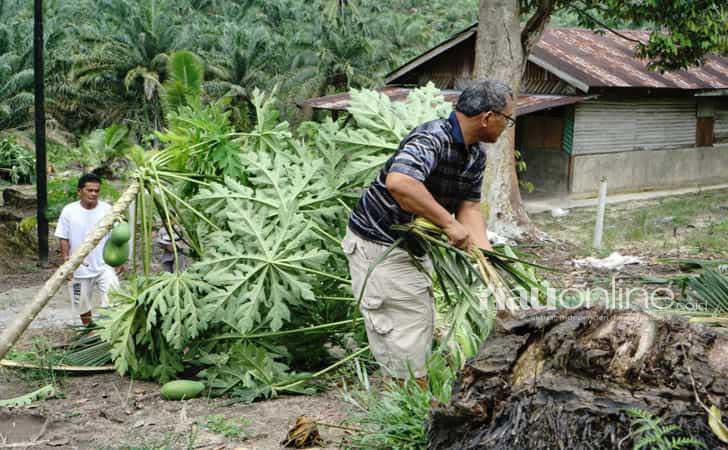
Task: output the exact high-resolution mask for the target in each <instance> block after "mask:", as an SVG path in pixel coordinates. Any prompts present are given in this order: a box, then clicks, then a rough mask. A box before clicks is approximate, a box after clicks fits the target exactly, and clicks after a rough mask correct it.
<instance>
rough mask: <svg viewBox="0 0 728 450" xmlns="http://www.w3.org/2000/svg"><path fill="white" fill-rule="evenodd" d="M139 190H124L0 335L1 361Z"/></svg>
mask: <svg viewBox="0 0 728 450" xmlns="http://www.w3.org/2000/svg"><path fill="white" fill-rule="evenodd" d="M138 191H139V183H138V182H137V181H134V182H132V183H131V184H130V185H129V187H128V188H127V189H126V191H124V193H123V194H122V196H121V197H120V198H119V200H118V201H117V202H116V203H115V204H114V207H113V208H112V209H111V212H110V213H108V214H107V215H106V216H104V218H103V219H101V221H100V222H99V223H98V226H97V227H96V229H94V230H93V232H91V233H89V234H88V235H87V236H86V239H84V241H83V243H82V244H81V246H80V247H79V248H78V250H76V251H75V252H74V253H73V255H71V257H70V258H68V261H66V262H65V263H63V264H62V265H61V267H59V268H58V270H56V271H55V273H53V275H52V276H51V277H50V278H49V279H48V281H46V282H45V284H44V285H43V287H42V288H41V289H40V290H39V291H38V293H37V294H35V297H33V300H32V301H31V302H30V303H29V304H28V306H27V307H26V308H25V309H24V310H23V311H22V312H21V313H20V314H19V315H18V317H16V318H15V320H14V321H13V322H12V323H11V324H10V326H9V327H8V328H7V329H6V330H5V331H4V332H3V334H2V336H0V359H3V358H4V357H5V354H6V353H7V352H8V350H10V348H11V347H12V346H13V345H14V344H15V342H16V341H17V340H18V339H19V338H20V336H21V335H22V334H23V332H24V331H25V329H26V328H28V325H30V322H32V321H33V319H35V316H37V315H38V313H39V312H40V311H41V310H42V309H43V308H44V307H45V305H46V304H48V302H49V301H50V299H51V298H52V297H53V295H55V293H56V292H57V291H58V289H59V288H60V287H61V285H62V284H63V283H64V282H65V281H66V278H67V277H68V275H69V274H71V273H73V271H75V270H76V268H77V267H78V266H80V265H81V263H82V262H83V260H84V259H86V256H88V254H89V253H91V251H92V250H93V249H94V248H96V245H98V243H99V242H100V241H101V239H103V237H104V236H106V235H107V234H108V233H109V231H111V228H112V227H113V226H114V221H115V220H116V219H117V218H118V217H120V216H121V214H122V213H123V212H124V211H125V210H126V208H128V207H129V204H130V203H131V202H132V200H134V198H135V197H136V194H137V192H138Z"/></svg>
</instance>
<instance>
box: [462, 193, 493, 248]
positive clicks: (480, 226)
mask: <svg viewBox="0 0 728 450" xmlns="http://www.w3.org/2000/svg"><path fill="white" fill-rule="evenodd" d="M455 218H456V219H457V220H458V222H460V223H462V224H463V225H464V226H465V228H467V230H468V232H469V233H470V240H471V242H472V243H473V245H477V246H478V247H480V248H484V249H486V250H491V251H492V250H493V247H492V246H491V245H490V241H488V231H487V226H486V224H485V218H484V217H483V211H482V210H481V209H480V202H471V201H465V202H462V204H460V207H459V208H458V210H457V212H456V213H455Z"/></svg>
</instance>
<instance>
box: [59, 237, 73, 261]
mask: <svg viewBox="0 0 728 450" xmlns="http://www.w3.org/2000/svg"><path fill="white" fill-rule="evenodd" d="M60 242H61V259H62V260H63V261H64V262H65V261H67V260H68V258H69V257H70V255H69V254H68V252H69V251H70V249H71V244H70V243H69V242H68V239H60Z"/></svg>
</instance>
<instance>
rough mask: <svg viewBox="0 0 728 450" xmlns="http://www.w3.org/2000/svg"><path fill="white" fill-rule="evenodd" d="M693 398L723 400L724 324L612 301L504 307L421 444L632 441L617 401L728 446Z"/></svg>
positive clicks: (549, 445)
mask: <svg viewBox="0 0 728 450" xmlns="http://www.w3.org/2000/svg"><path fill="white" fill-rule="evenodd" d="M698 397H699V398H700V400H697V398H698ZM701 403H704V404H705V405H707V406H708V407H710V406H711V405H715V406H716V407H718V408H719V409H721V410H722V411H726V410H728V331H726V329H723V328H708V327H705V326H703V325H696V324H690V323H688V321H687V320H686V319H684V318H679V317H672V318H666V319H659V318H655V317H653V316H650V315H648V314H647V313H644V312H638V311H625V310H614V309H611V310H609V309H596V308H595V309H587V308H582V309H576V310H559V311H546V312H544V311H529V312H519V313H516V314H514V315H508V314H505V313H504V314H502V315H501V316H499V319H498V321H497V326H496V328H495V331H494V332H493V334H492V335H491V337H490V338H489V339H488V340H487V341H486V342H485V343H484V345H483V347H482V348H481V349H480V352H479V354H478V355H477V356H476V357H475V358H473V359H472V360H470V361H468V363H467V364H466V366H465V368H464V369H463V370H462V371H461V372H460V375H459V377H458V379H457V381H456V383H455V385H454V388H453V396H452V400H451V401H450V404H448V405H442V406H439V407H436V408H434V409H433V411H432V412H431V417H430V420H429V428H428V433H429V438H430V445H429V447H430V448H432V449H446V448H447V449H449V448H457V449H476V448H477V449H480V448H488V449H607V448H609V449H619V448H621V449H630V448H632V447H633V445H634V442H635V435H634V434H632V432H633V431H634V429H633V427H632V424H631V419H630V418H629V417H628V416H627V414H626V413H625V411H624V410H625V409H626V408H638V409H641V410H643V411H646V412H649V413H651V414H653V415H659V416H661V417H662V418H663V420H664V425H668V424H674V425H678V426H680V427H681V428H682V429H683V431H682V433H683V435H685V434H687V435H690V436H692V437H694V438H698V439H701V440H702V441H703V442H704V443H705V444H706V445H707V447H706V448H710V449H721V448H728V446H726V445H725V444H723V443H721V442H720V441H719V440H718V438H717V437H716V435H715V434H714V433H713V432H712V431H711V429H710V427H709V425H708V423H707V419H708V415H707V412H706V411H705V409H704V406H703V405H702V404H701Z"/></svg>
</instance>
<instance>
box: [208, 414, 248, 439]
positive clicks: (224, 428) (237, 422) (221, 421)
mask: <svg viewBox="0 0 728 450" xmlns="http://www.w3.org/2000/svg"><path fill="white" fill-rule="evenodd" d="M206 419H207V421H206V423H205V428H207V429H208V430H209V431H210V432H212V433H216V434H221V435H223V436H225V437H226V438H235V439H245V438H247V437H248V427H249V426H250V420H248V419H246V418H245V417H238V418H230V419H226V418H225V415H223V414H214V415H211V416H207V418H206Z"/></svg>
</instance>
